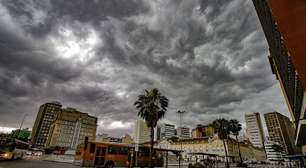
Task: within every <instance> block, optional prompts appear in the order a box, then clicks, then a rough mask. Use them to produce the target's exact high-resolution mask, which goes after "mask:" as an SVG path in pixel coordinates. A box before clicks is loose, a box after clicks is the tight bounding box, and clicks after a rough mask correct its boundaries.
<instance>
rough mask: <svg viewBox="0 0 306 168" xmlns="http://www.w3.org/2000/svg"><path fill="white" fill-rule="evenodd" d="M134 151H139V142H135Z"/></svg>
mask: <svg viewBox="0 0 306 168" xmlns="http://www.w3.org/2000/svg"><path fill="white" fill-rule="evenodd" d="M135 151H136V152H138V151H139V144H138V143H135Z"/></svg>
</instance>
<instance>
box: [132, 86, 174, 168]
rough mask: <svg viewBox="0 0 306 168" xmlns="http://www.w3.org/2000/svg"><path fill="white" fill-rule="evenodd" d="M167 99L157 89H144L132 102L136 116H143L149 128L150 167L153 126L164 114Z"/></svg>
mask: <svg viewBox="0 0 306 168" xmlns="http://www.w3.org/2000/svg"><path fill="white" fill-rule="evenodd" d="M168 101H169V100H168V99H167V97H165V96H163V95H162V94H161V93H160V92H159V91H158V89H156V88H155V89H152V90H145V92H144V94H141V95H139V96H138V100H137V101H136V102H135V103H134V105H135V107H136V109H137V110H138V116H139V117H141V118H143V119H144V120H145V122H146V124H147V126H148V127H149V128H150V130H151V146H150V167H152V165H153V164H152V153H153V145H154V128H155V127H156V125H157V122H158V121H159V120H160V119H162V118H163V117H164V116H165V113H166V111H167V108H168Z"/></svg>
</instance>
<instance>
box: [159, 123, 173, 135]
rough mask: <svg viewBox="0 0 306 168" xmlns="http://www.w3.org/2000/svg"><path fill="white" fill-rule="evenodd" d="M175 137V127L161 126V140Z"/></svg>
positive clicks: (169, 125)
mask: <svg viewBox="0 0 306 168" xmlns="http://www.w3.org/2000/svg"><path fill="white" fill-rule="evenodd" d="M174 136H175V126H174V125H171V124H161V125H160V139H168V138H171V137H174Z"/></svg>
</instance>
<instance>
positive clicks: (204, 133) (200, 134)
mask: <svg viewBox="0 0 306 168" xmlns="http://www.w3.org/2000/svg"><path fill="white" fill-rule="evenodd" d="M214 134H215V131H214V128H213V127H211V126H208V125H197V127H196V128H194V129H192V131H191V136H192V138H205V137H213V136H214Z"/></svg>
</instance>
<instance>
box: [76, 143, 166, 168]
mask: <svg viewBox="0 0 306 168" xmlns="http://www.w3.org/2000/svg"><path fill="white" fill-rule="evenodd" d="M149 151H150V150H149V147H139V152H137V156H136V154H135V152H134V147H131V146H129V145H126V144H113V143H99V142H88V143H86V144H80V145H79V146H78V147H77V150H76V155H75V161H74V163H75V164H77V165H80V166H84V167H106V168H113V167H115V166H116V167H132V166H135V165H136V164H137V166H138V167H146V166H148V164H149V162H150V153H149ZM154 153H155V154H154V157H153V165H154V166H156V167H162V166H163V157H162V155H161V154H162V153H160V152H158V151H155V152H154Z"/></svg>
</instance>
